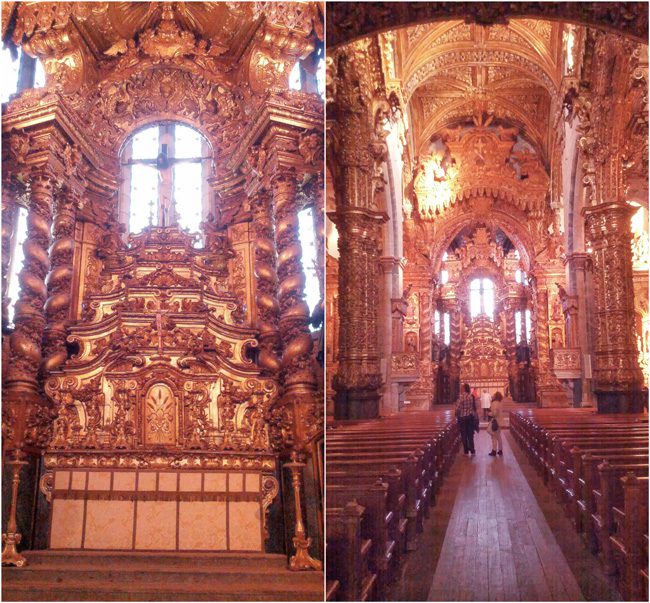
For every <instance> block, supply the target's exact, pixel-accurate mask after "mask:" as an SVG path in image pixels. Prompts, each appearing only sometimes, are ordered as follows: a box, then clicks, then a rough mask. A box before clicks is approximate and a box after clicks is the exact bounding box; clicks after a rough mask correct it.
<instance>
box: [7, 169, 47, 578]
mask: <svg viewBox="0 0 650 603" xmlns="http://www.w3.org/2000/svg"><path fill="white" fill-rule="evenodd" d="M53 188H54V175H53V174H52V173H51V172H50V171H49V170H48V169H47V168H37V169H36V170H35V171H34V172H33V174H32V177H31V194H30V204H29V215H28V217H27V240H26V241H25V247H24V251H25V262H24V264H23V269H22V271H21V272H20V276H19V280H20V284H21V293H20V296H19V298H18V301H17V303H16V312H15V319H14V323H15V329H14V332H13V333H12V334H11V338H10V344H9V345H10V349H9V354H10V358H9V367H8V370H7V376H6V380H5V388H4V391H3V405H4V406H5V407H6V414H5V416H4V417H3V421H6V422H7V423H8V425H7V428H6V429H5V430H3V431H4V432H5V435H6V436H7V437H8V439H9V441H8V443H7V448H8V449H9V450H10V451H11V452H12V453H13V454H12V456H11V459H12V460H13V461H16V463H19V461H21V457H22V455H23V453H22V450H21V448H22V446H23V445H24V443H25V437H26V433H25V432H26V428H27V427H28V426H30V428H33V427H36V426H35V425H34V417H38V416H43V415H42V413H41V412H40V409H41V408H42V407H41V403H40V395H39V386H38V372H39V368H40V364H41V343H42V337H43V331H44V329H45V315H44V311H43V306H44V304H45V300H46V296H47V287H46V285H45V276H46V274H47V271H48V268H49V258H48V246H49V242H50V225H51V220H52V196H53ZM36 428H37V427H36ZM16 467H17V469H16V473H15V475H14V489H15V490H16V491H18V488H19V485H20V467H21V465H20V464H16ZM15 499H16V496H12V508H11V509H10V516H11V515H12V514H15V508H13V507H14V506H15V504H16V502H15ZM12 526H13V527H12ZM12 526H9V529H8V531H7V533H6V534H4V535H3V540H4V548H3V550H2V563H3V564H5V563H8V564H13V565H23V564H24V563H25V560H24V557H23V556H22V555H20V554H19V553H18V551H17V549H16V545H17V544H18V543H20V540H21V535H20V534H19V533H16V531H15V522H14V523H13V524H12Z"/></svg>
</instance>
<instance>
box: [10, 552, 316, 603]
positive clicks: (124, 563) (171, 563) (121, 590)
mask: <svg viewBox="0 0 650 603" xmlns="http://www.w3.org/2000/svg"><path fill="white" fill-rule="evenodd" d="M25 556H26V557H27V559H28V561H29V565H27V566H26V567H23V568H13V567H7V568H3V572H2V598H3V600H6V601H322V599H323V573H322V572H291V571H289V570H288V569H287V565H286V564H287V561H286V557H285V556H284V555H267V554H261V553H251V554H248V553H243V554H234V553H176V552H174V553H134V552H130V551H129V552H116V551H109V552H103V551H101V552H100V551H96V552H95V551H27V552H26V553H25Z"/></svg>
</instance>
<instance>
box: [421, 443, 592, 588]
mask: <svg viewBox="0 0 650 603" xmlns="http://www.w3.org/2000/svg"><path fill="white" fill-rule="evenodd" d="M476 441H477V447H476V448H477V454H476V456H475V457H466V456H464V455H462V454H461V458H459V459H458V460H457V461H456V462H457V463H458V465H459V466H460V469H461V471H462V475H461V478H460V485H459V489H458V493H457V495H456V501H455V504H454V508H453V511H452V514H451V519H450V521H449V525H448V527H447V532H446V534H445V540H444V543H443V546H442V551H441V554H440V558H439V560H438V565H437V567H436V572H435V575H434V577H433V583H432V585H431V590H430V591H429V597H428V598H429V601H504V600H505V601H583V600H584V597H583V595H582V592H581V590H580V587H579V585H578V583H577V582H576V579H575V578H574V576H573V574H572V572H571V569H570V568H569V565H568V563H567V561H566V559H565V557H564V554H563V553H562V550H561V548H560V546H559V545H558V543H557V542H556V540H555V537H554V536H553V533H552V531H551V529H550V527H549V525H548V523H547V522H546V519H545V518H544V515H543V513H542V510H541V509H540V507H539V505H538V504H537V501H536V499H535V496H534V494H533V492H532V490H531V489H530V486H529V485H528V482H527V481H526V478H525V477H524V475H523V473H522V471H521V468H520V467H519V464H518V462H517V460H516V459H515V457H514V456H513V454H512V451H511V448H510V442H509V441H508V438H504V456H503V457H497V458H493V457H490V456H488V455H487V452H488V451H489V445H488V444H487V442H488V441H489V440H488V439H487V436H486V434H485V433H484V432H481V433H480V434H479V435H478V436H477V439H476Z"/></svg>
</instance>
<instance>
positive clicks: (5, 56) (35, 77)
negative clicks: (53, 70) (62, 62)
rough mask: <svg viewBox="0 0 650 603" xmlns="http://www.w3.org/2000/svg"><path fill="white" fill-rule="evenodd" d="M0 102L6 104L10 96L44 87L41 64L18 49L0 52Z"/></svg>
mask: <svg viewBox="0 0 650 603" xmlns="http://www.w3.org/2000/svg"><path fill="white" fill-rule="evenodd" d="M0 73H2V76H3V78H2V86H1V87H0V102H3V103H6V102H7V101H8V100H9V97H10V96H11V95H12V94H16V93H17V92H21V91H22V90H25V89H26V88H42V87H43V86H45V71H44V69H43V63H42V62H41V61H39V60H38V59H34V58H32V57H30V56H29V55H28V54H26V53H24V52H23V51H22V49H21V48H20V47H18V48H16V49H14V50H12V49H10V48H7V47H4V48H2V50H1V51H0Z"/></svg>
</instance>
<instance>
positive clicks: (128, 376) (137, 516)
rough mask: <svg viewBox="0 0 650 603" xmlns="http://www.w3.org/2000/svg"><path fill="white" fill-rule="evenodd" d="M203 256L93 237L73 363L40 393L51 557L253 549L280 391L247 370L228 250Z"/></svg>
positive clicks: (248, 353)
mask: <svg viewBox="0 0 650 603" xmlns="http://www.w3.org/2000/svg"><path fill="white" fill-rule="evenodd" d="M115 236H117V240H116V239H115ZM210 243H211V245H210V246H209V247H207V248H203V247H198V248H195V247H194V237H193V236H192V235H188V234H186V233H185V232H184V231H182V230H180V229H179V228H178V227H176V226H170V227H149V228H147V229H145V230H144V231H143V232H142V233H140V234H137V235H131V237H130V238H129V244H128V246H124V245H123V244H121V241H120V240H119V235H114V234H112V235H107V236H106V237H105V238H104V241H103V246H101V247H100V250H99V254H100V255H101V256H102V257H103V259H104V269H103V271H102V273H101V278H100V281H99V284H98V287H97V289H98V290H96V291H93V292H91V293H90V294H89V295H88V296H87V298H86V300H85V302H84V313H83V318H82V320H81V321H79V323H78V324H76V325H75V326H73V327H72V328H71V329H70V334H69V336H68V342H69V344H70V345H72V346H74V347H76V348H78V350H77V351H76V353H74V354H73V355H72V356H71V357H70V358H69V359H68V361H67V362H66V363H65V364H64V365H63V366H62V367H61V368H60V370H58V371H55V372H53V373H52V374H51V376H50V378H49V379H48V380H47V382H46V384H45V389H46V393H47V395H48V396H49V397H50V398H51V399H52V401H53V403H54V405H55V408H56V411H57V419H56V421H55V423H54V434H53V438H52V441H51V443H50V446H49V448H48V450H47V451H46V452H45V466H46V468H47V469H48V470H50V471H52V472H53V474H54V475H53V476H48V474H46V480H47V481H49V480H51V485H52V488H51V490H50V491H51V496H52V515H51V533H50V545H51V547H52V548H74V549H79V548H89V549H93V548H95V549H102V548H105V549H109V548H110V549H114V548H118V549H136V550H141V549H173V550H257V551H261V550H264V537H263V534H264V527H265V526H264V515H265V511H266V509H267V508H268V506H269V505H270V503H271V501H272V500H273V498H274V497H275V495H276V494H277V492H278V483H277V481H276V478H275V470H276V458H275V455H274V453H273V451H272V449H271V446H270V438H269V433H268V429H269V427H268V421H267V418H268V415H269V412H270V409H271V406H272V404H273V403H274V401H275V400H276V398H277V394H278V386H277V384H276V382H275V380H273V379H269V378H263V377H261V376H260V369H259V367H258V366H257V365H255V364H254V362H253V359H252V351H253V349H254V348H255V347H256V346H257V340H256V338H255V336H256V333H255V331H254V330H252V329H251V328H249V327H247V326H244V325H243V316H244V315H243V312H242V307H241V303H240V300H238V299H237V297H236V296H235V295H234V294H233V293H232V292H231V291H230V289H229V285H228V280H227V276H228V270H227V260H228V258H229V257H230V255H231V250H230V246H229V242H228V241H227V240H225V239H224V240H220V241H218V242H215V241H210ZM217 243H218V244H217ZM177 507H178V509H177ZM102 517H104V518H106V517H112V518H114V519H115V518H121V519H122V521H121V522H110V521H105V520H103V519H102ZM152 517H156V518H157V519H156V520H153V519H151V518H152ZM256 524H257V525H258V529H251V525H252V526H254V525H256ZM197 525H200V526H201V527H200V529H197ZM116 526H119V527H116Z"/></svg>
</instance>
